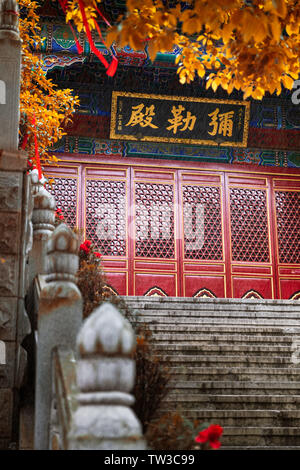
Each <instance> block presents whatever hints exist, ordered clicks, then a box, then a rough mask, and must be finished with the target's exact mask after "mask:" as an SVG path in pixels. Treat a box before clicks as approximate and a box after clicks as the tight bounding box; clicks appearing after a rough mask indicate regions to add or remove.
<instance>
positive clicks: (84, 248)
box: [79, 240, 92, 254]
mask: <svg viewBox="0 0 300 470" xmlns="http://www.w3.org/2000/svg"><path fill="white" fill-rule="evenodd" d="M91 244H92V242H91V241H90V240H85V241H84V242H83V243H81V245H80V247H79V248H80V250H82V251H84V252H85V253H86V254H88V253H89V251H90V246H91Z"/></svg>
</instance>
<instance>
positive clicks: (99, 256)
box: [94, 252, 102, 258]
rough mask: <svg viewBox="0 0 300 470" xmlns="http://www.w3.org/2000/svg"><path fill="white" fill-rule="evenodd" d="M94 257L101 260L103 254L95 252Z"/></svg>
mask: <svg viewBox="0 0 300 470" xmlns="http://www.w3.org/2000/svg"><path fill="white" fill-rule="evenodd" d="M94 255H95V256H96V258H101V256H102V255H101V253H98V252H97V253H96V252H95V253H94Z"/></svg>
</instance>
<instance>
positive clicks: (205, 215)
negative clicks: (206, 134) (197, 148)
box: [49, 159, 300, 299]
mask: <svg viewBox="0 0 300 470" xmlns="http://www.w3.org/2000/svg"><path fill="white" fill-rule="evenodd" d="M49 174H51V175H53V176H54V177H55V179H56V184H55V186H54V188H53V192H54V193H55V194H56V199H57V203H58V206H59V207H61V208H62V210H63V212H64V215H65V216H66V219H67V222H68V223H70V225H71V226H76V225H77V226H78V227H79V229H82V231H83V233H84V237H85V238H87V239H91V240H93V241H94V243H95V245H96V247H97V250H98V251H100V252H101V253H102V255H103V266H104V269H105V272H106V275H107V281H108V285H109V286H110V288H111V289H112V291H114V292H116V293H118V294H121V295H162V296H164V295H166V296H187V297H194V296H196V297H234V298H291V299H292V298H294V299H298V298H299V292H300V225H299V224H300V213H299V211H300V202H299V200H300V199H299V197H300V177H299V175H298V174H297V173H295V172H293V171H291V172H289V171H287V170H285V172H284V174H283V175H280V174H278V173H276V171H274V169H272V171H270V170H269V169H268V168H263V169H262V170H261V169H259V168H255V170H253V171H250V170H249V171H248V170H246V169H244V168H243V170H240V169H239V168H238V167H234V166H231V167H230V166H229V165H226V166H225V165H223V166H222V167H221V166H220V165H215V166H213V165H205V164H201V166H200V165H198V166H197V165H195V164H193V166H192V165H190V164H187V163H178V164H176V165H175V164H174V165H173V166H172V167H168V166H167V164H166V162H164V163H163V164H161V165H158V164H155V165H154V164H153V163H151V164H150V163H149V161H148V162H147V164H146V163H143V164H141V163H139V164H137V163H136V161H132V162H130V161H129V159H126V163H124V160H123V161H119V160H116V161H107V160H105V159H103V161H102V162H100V161H98V162H97V163H95V164H94V163H88V164H87V163H81V162H77V163H76V164H75V163H66V164H65V165H64V166H63V167H62V166H60V167H59V168H56V169H52V168H51V170H49Z"/></svg>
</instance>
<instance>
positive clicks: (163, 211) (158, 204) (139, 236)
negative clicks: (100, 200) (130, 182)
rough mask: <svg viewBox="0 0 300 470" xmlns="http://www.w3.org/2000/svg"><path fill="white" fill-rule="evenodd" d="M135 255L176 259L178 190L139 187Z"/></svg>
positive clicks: (137, 189)
mask: <svg viewBox="0 0 300 470" xmlns="http://www.w3.org/2000/svg"><path fill="white" fill-rule="evenodd" d="M135 227H136V235H135V254H136V256H138V257H143V258H169V259H170V258H174V257H175V241H174V189H173V186H172V185H170V184H153V183H140V182H138V183H135Z"/></svg>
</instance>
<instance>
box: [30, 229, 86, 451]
mask: <svg viewBox="0 0 300 470" xmlns="http://www.w3.org/2000/svg"><path fill="white" fill-rule="evenodd" d="M47 249H48V277H47V284H46V286H45V287H44V288H43V290H42V291H41V296H40V304H39V312H38V346H37V368H36V369H37V370H36V388H35V393H36V396H35V449H38V450H42V449H47V448H48V444H49V422H50V407H51V398H52V384H51V354H52V351H53V348H54V347H56V346H69V347H70V348H74V347H75V345H76V337H77V334H78V331H79V329H80V326H81V323H82V297H81V293H80V291H79V289H78V287H77V286H76V284H75V274H76V272H77V270H78V240H77V236H76V235H75V234H74V232H72V230H70V228H69V227H67V225H65V224H61V225H59V226H58V227H57V228H56V229H55V230H54V232H53V234H52V236H51V238H50V239H49V241H48V246H47Z"/></svg>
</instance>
